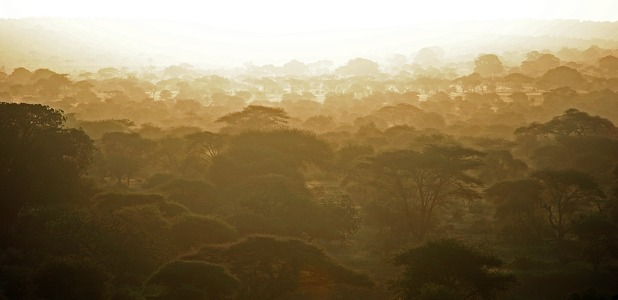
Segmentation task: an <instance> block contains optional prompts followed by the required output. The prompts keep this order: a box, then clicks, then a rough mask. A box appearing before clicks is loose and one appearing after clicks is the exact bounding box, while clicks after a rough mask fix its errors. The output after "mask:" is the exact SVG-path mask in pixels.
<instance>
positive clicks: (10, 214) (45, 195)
mask: <svg viewBox="0 0 618 300" xmlns="http://www.w3.org/2000/svg"><path fill="white" fill-rule="evenodd" d="M65 120H66V119H65V117H64V115H63V114H62V111H60V110H55V109H52V108H50V107H47V106H43V105H38V104H36V105H31V104H16V103H0V141H2V143H0V228H2V229H1V233H0V243H3V242H6V240H5V239H6V238H8V237H9V236H11V235H12V232H13V231H14V229H15V224H16V223H15V222H16V220H17V217H18V216H19V214H20V211H21V210H22V209H24V208H25V207H28V206H36V205H41V204H58V203H66V202H70V201H71V200H75V199H76V198H77V192H78V190H79V188H80V185H81V183H80V182H81V181H80V180H81V179H80V178H81V176H82V175H83V174H84V173H85V172H86V168H87V167H88V165H89V164H90V162H91V159H92V153H93V151H94V146H93V143H92V140H90V138H89V137H88V135H86V134H85V133H84V132H83V131H82V130H78V129H67V128H64V122H65Z"/></svg>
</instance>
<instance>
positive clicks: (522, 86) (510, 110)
mask: <svg viewBox="0 0 618 300" xmlns="http://www.w3.org/2000/svg"><path fill="white" fill-rule="evenodd" d="M440 56H441V52H440V49H437V48H425V49H423V50H421V51H420V52H419V53H418V54H417V55H416V60H415V63H413V64H402V65H400V66H399V68H397V69H391V70H389V71H388V72H386V71H385V69H384V68H383V67H382V66H380V65H379V64H378V63H376V62H374V61H371V60H368V59H364V58H355V59H351V60H349V61H348V62H347V63H346V64H344V65H342V66H338V67H334V66H332V65H329V64H328V63H325V62H322V63H320V62H318V63H313V64H305V63H302V62H299V61H291V62H289V63H287V64H284V65H282V66H274V65H266V66H250V67H248V69H247V70H246V72H245V73H244V74H243V75H238V76H233V77H231V76H221V75H215V74H207V73H204V72H201V71H199V70H197V69H195V68H194V67H192V66H191V65H188V64H182V65H173V66H167V67H165V68H158V67H144V68H140V69H130V68H113V67H107V68H102V69H97V70H87V69H83V70H76V71H75V72H73V73H67V74H60V73H56V72H54V71H53V70H49V69H34V70H29V69H26V68H15V69H10V70H9V69H7V68H4V69H2V72H0V101H2V102H1V103H0V214H1V216H0V223H1V226H0V229H1V232H0V246H1V247H0V299H118V300H120V299H611V297H612V296H613V295H617V294H618V284H617V282H618V240H617V239H618V130H617V129H616V127H615V125H614V124H616V122H618V58H617V57H618V49H603V48H599V47H596V46H592V47H590V48H587V49H568V48H564V49H562V50H560V51H558V52H549V51H530V52H528V53H527V55H526V57H525V59H524V60H522V61H518V62H510V63H507V62H505V61H503V58H501V56H498V55H495V54H479V55H478V57H477V58H476V59H475V60H473V61H467V62H461V63H460V64H441V63H440ZM461 66H469V71H465V72H462V71H461V70H462V68H461ZM463 70H466V68H463Z"/></svg>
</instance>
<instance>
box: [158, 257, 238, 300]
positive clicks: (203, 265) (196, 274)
mask: <svg viewBox="0 0 618 300" xmlns="http://www.w3.org/2000/svg"><path fill="white" fill-rule="evenodd" d="M146 283H147V284H150V285H154V286H157V287H159V289H160V290H161V291H160V294H159V297H158V298H157V299H161V300H163V299H165V300H173V299H178V300H181V299H233V297H234V296H235V295H236V293H237V292H238V290H239V288H240V282H239V281H238V279H237V278H236V277H234V275H232V274H230V273H229V271H228V270H226V269H225V268H224V267H223V266H221V265H216V264H211V263H207V262H203V261H188V260H175V261H172V262H169V263H167V264H165V265H163V266H162V267H161V268H160V269H159V270H157V271H156V272H155V273H154V274H152V275H151V276H150V278H149V279H148V281H146Z"/></svg>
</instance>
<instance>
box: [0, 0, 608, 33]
mask: <svg viewBox="0 0 618 300" xmlns="http://www.w3.org/2000/svg"><path fill="white" fill-rule="evenodd" d="M42 16H49V17H75V18H84V17H85V18H93V17H111V18H127V19H164V20H175V21H195V22H202V23H205V24H209V25H216V26H219V27H224V28H230V29H238V30H249V31H251V30H265V31H271V32H278V31H280V32H286V31H293V30H324V29H336V28H383V27H397V26H406V25H411V24H416V23H424V22H438V21H440V22H441V21H462V20H477V21H479V20H505V19H506V20H508V19H525V18H531V19H579V20H593V21H617V20H618V1H615V0H571V1H555V0H521V1H511V2H506V1H489V0H471V1H447V0H433V1H396V0H385V1H379V2H377V1H373V2H351V1H328V0H315V1H282V0H263V1H246V0H230V1H216V2H214V1H189V0H176V1H148V2H144V1H127V0H108V1H81V0H57V1H46V0H0V17H1V18H23V17H42Z"/></svg>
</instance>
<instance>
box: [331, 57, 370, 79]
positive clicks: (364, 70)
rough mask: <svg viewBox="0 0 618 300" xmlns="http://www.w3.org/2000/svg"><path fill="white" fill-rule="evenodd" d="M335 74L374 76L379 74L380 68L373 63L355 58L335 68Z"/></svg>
mask: <svg viewBox="0 0 618 300" xmlns="http://www.w3.org/2000/svg"><path fill="white" fill-rule="evenodd" d="M336 72H337V73H339V74H341V75H343V76H376V75H378V74H379V73H380V66H379V65H378V63H376V62H374V61H371V60H368V59H366V58H360V57H357V58H355V59H351V60H349V61H348V62H347V63H346V64H345V65H343V66H341V67H339V68H337V70H336Z"/></svg>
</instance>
